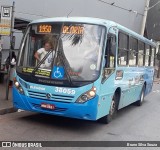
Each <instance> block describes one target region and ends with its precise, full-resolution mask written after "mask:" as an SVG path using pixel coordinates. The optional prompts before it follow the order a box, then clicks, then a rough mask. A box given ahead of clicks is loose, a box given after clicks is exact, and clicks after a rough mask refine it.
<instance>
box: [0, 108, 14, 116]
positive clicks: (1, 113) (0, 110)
mask: <svg viewBox="0 0 160 150" xmlns="http://www.w3.org/2000/svg"><path fill="white" fill-rule="evenodd" d="M14 112H17V109H15V108H14V107H10V108H4V109H0V115H5V114H8V113H14Z"/></svg>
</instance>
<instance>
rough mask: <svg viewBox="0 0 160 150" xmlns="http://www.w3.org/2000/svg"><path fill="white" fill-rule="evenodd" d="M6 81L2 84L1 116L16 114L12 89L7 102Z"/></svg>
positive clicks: (0, 96)
mask: <svg viewBox="0 0 160 150" xmlns="http://www.w3.org/2000/svg"><path fill="white" fill-rule="evenodd" d="M5 97H6V79H5V80H4V83H0V115H4V114H6V113H11V112H15V109H14V108H13V104H12V89H11V88H10V89H9V96H8V100H6V98H5Z"/></svg>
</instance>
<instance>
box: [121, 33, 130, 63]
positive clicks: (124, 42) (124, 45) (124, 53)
mask: <svg viewBox="0 0 160 150" xmlns="http://www.w3.org/2000/svg"><path fill="white" fill-rule="evenodd" d="M128 41H129V36H128V35H126V34H123V33H119V37H118V45H119V46H118V65H120V66H126V65H127V64H128V63H127V59H128V43H129V42H128Z"/></svg>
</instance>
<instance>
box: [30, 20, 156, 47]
mask: <svg viewBox="0 0 160 150" xmlns="http://www.w3.org/2000/svg"><path fill="white" fill-rule="evenodd" d="M43 22H75V23H76V22H77V23H89V24H97V25H103V26H106V27H107V28H109V27H111V26H114V27H117V28H118V29H119V30H121V31H123V32H125V33H127V34H129V35H132V36H133V37H136V38H137V39H139V40H141V41H144V42H146V43H148V44H151V45H152V46H155V47H156V44H155V43H154V42H152V41H151V40H148V39H147V38H145V37H143V36H142V35H140V34H138V33H136V32H134V31H132V30H130V29H128V28H126V27H124V26H122V25H120V24H118V23H116V22H113V21H110V20H105V19H100V18H93V17H55V18H45V19H38V20H34V21H32V22H31V23H30V24H34V23H43Z"/></svg>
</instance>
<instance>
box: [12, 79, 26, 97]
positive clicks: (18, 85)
mask: <svg viewBox="0 0 160 150" xmlns="http://www.w3.org/2000/svg"><path fill="white" fill-rule="evenodd" d="M13 81H14V86H15V87H16V89H17V90H18V92H19V93H20V94H24V90H23V88H22V86H21V85H20V83H19V82H18V81H17V80H16V78H14V79H13Z"/></svg>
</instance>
